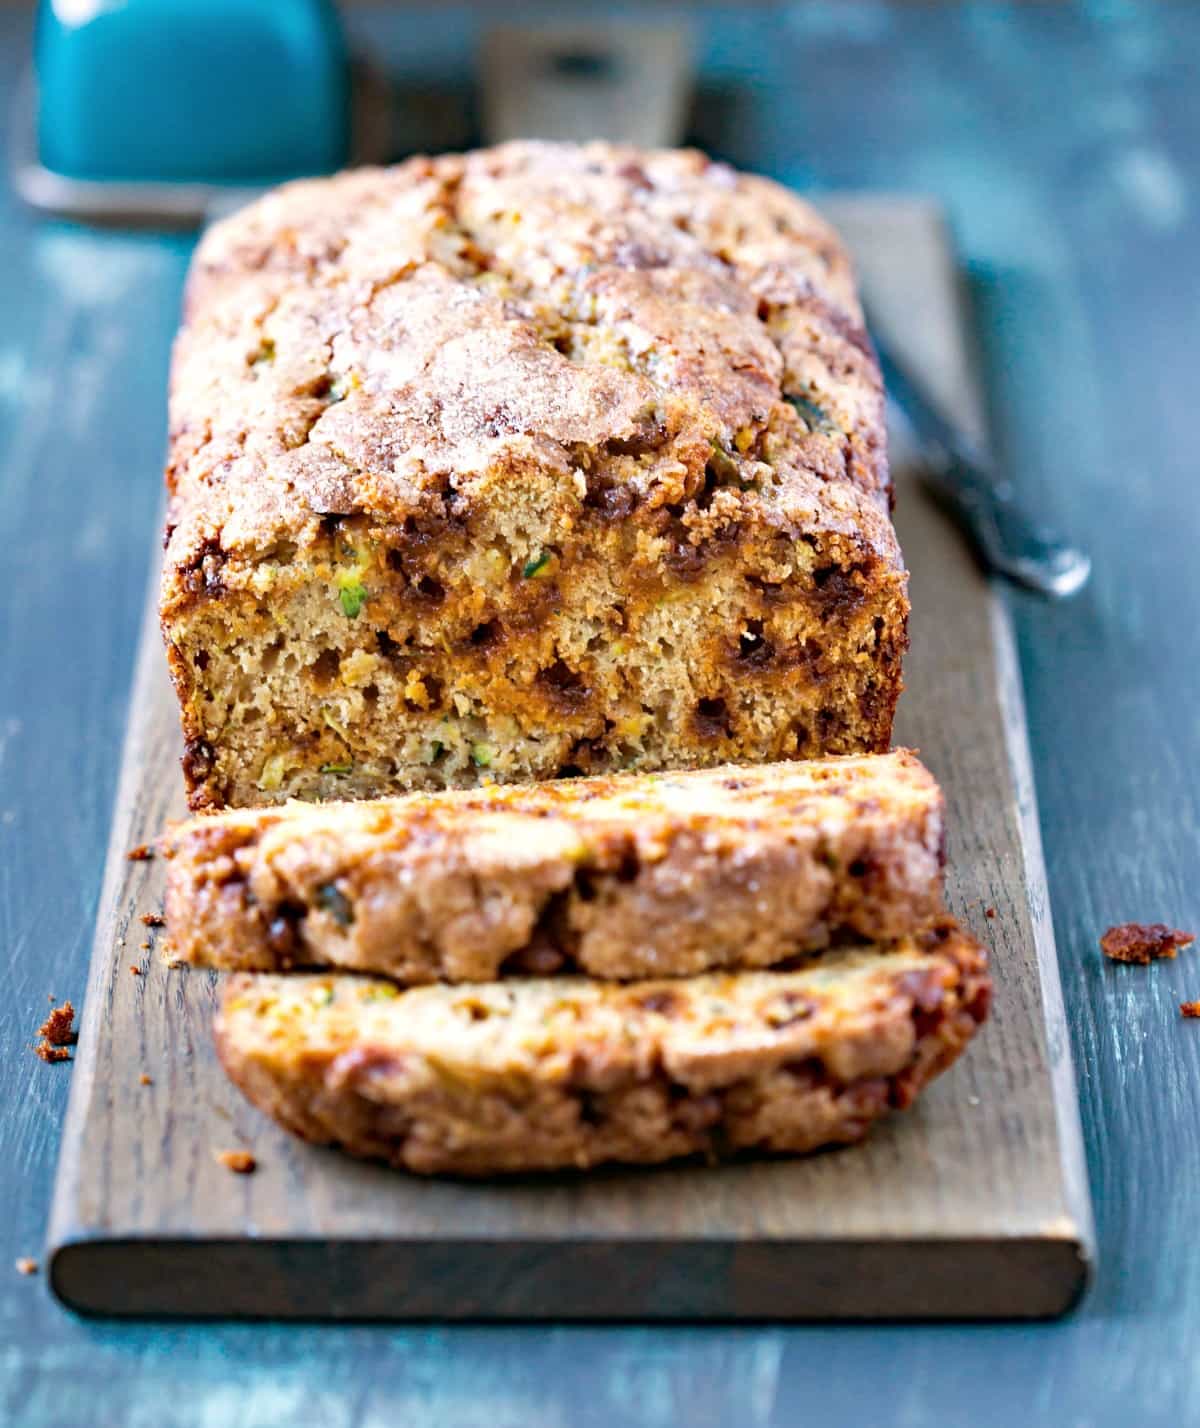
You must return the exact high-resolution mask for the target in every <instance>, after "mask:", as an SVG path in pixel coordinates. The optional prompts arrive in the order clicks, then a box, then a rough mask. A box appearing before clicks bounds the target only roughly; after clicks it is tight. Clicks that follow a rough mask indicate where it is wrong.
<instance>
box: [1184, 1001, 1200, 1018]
mask: <svg viewBox="0 0 1200 1428" xmlns="http://www.w3.org/2000/svg"><path fill="white" fill-rule="evenodd" d="M1179 1011H1180V1015H1181V1016H1194V1017H1200V1002H1180V1003H1179Z"/></svg>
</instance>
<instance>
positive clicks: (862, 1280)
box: [49, 1236, 1088, 1322]
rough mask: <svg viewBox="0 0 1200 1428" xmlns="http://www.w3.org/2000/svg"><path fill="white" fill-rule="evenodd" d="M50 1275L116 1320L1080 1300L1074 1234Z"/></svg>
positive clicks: (759, 1312) (177, 1246) (578, 1313)
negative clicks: (542, 1307)
mask: <svg viewBox="0 0 1200 1428" xmlns="http://www.w3.org/2000/svg"><path fill="white" fill-rule="evenodd" d="M918 1263H919V1272H918V1271H917V1270H916V1266H917V1264H918ZM848 1266H849V1269H848ZM49 1276H50V1284H51V1287H52V1289H53V1291H54V1293H55V1294H56V1295H57V1296H58V1298H59V1299H61V1300H62V1302H63V1303H64V1304H66V1305H68V1306H69V1307H70V1308H72V1309H75V1310H77V1311H79V1312H80V1313H83V1314H89V1315H91V1314H95V1315H118V1316H123V1317H145V1316H161V1315H169V1316H171V1317H172V1318H178V1317H184V1318H227V1317H228V1316H229V1315H230V1314H231V1313H236V1314H237V1315H238V1317H240V1318H251V1319H300V1320H322V1319H338V1320H355V1319H357V1320H369V1319H376V1320H382V1319H390V1320H459V1321H475V1322H482V1321H487V1320H496V1319H504V1320H526V1321H531V1322H532V1321H535V1320H537V1319H539V1318H551V1319H555V1320H575V1321H585V1320H630V1321H632V1320H647V1319H654V1320H668V1321H672V1320H673V1321H677V1322H684V1321H695V1320H697V1319H704V1320H709V1321H722V1320H724V1321H734V1320H737V1321H744V1320H746V1319H758V1320H763V1321H766V1320H780V1321H782V1320H834V1319H863V1320H865V1319H871V1320H880V1319H893V1320H913V1319H925V1320H937V1319H968V1318H969V1319H1012V1318H1022V1319H1040V1318H1053V1317H1056V1316H1058V1315H1060V1314H1064V1313H1066V1312H1067V1311H1068V1310H1069V1309H1071V1308H1072V1307H1073V1306H1074V1305H1075V1304H1076V1303H1077V1302H1078V1300H1079V1298H1080V1296H1081V1295H1082V1293H1083V1291H1084V1289H1085V1287H1086V1284H1087V1281H1088V1259H1087V1255H1086V1252H1085V1247H1084V1245H1083V1244H1082V1242H1081V1241H1080V1240H1079V1239H1077V1238H1074V1237H1070V1236H1066V1237H1062V1238H1059V1237H1042V1236H1038V1237H1036V1238H1030V1237H1014V1238H1012V1239H1010V1240H1004V1241H1001V1240H996V1239H987V1240H961V1239H946V1240H925V1241H914V1240H911V1239H897V1240H895V1241H891V1242H888V1241H881V1240H868V1241H855V1240H829V1241H827V1242H814V1241H812V1240H804V1241H787V1240H779V1239H761V1240H743V1241H739V1242H728V1241H702V1242H698V1243H697V1242H691V1243H686V1244H684V1243H680V1242H678V1241H673V1242H672V1241H661V1240H633V1241H625V1242H623V1243H622V1244H621V1245H619V1246H615V1245H611V1244H604V1243H599V1242H589V1241H587V1240H585V1239H577V1240H573V1241H556V1242H551V1241H546V1240H529V1239H522V1240H505V1241H492V1240H482V1239H476V1240H469V1239H460V1240H456V1241H452V1242H446V1241H439V1242H437V1243H429V1242H423V1241H412V1240H410V1241H403V1240H367V1239H364V1240H357V1241H355V1240H350V1241H346V1240H343V1241H337V1242H332V1243H331V1242H329V1241H326V1240H323V1239H309V1240H295V1239H292V1240H264V1239H257V1240H255V1241H253V1242H248V1241H245V1240H216V1239H211V1240H210V1239H200V1238H196V1239H186V1238H180V1239H174V1240H172V1239H161V1238H157V1239H155V1240H154V1241H152V1242H146V1243H139V1242H138V1241H137V1240H126V1241H121V1240H99V1239H96V1240H90V1241H89V1240H86V1239H81V1240H74V1241H69V1242H67V1243H64V1244H60V1245H57V1246H56V1247H55V1248H54V1250H53V1253H52V1255H51V1258H50V1262H49ZM981 1285H982V1286H984V1287H983V1288H982V1289H981ZM542 1300H544V1302H546V1304H547V1305H548V1306H551V1307H549V1308H548V1310H547V1312H546V1313H545V1314H539V1313H537V1312H532V1313H531V1312H530V1308H529V1306H530V1304H531V1303H532V1304H536V1303H538V1302H539V1301H542ZM281 1306H283V1307H281Z"/></svg>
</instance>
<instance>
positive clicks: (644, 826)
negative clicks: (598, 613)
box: [165, 751, 943, 984]
mask: <svg viewBox="0 0 1200 1428" xmlns="http://www.w3.org/2000/svg"><path fill="white" fill-rule="evenodd" d="M942 843H943V822H942V796H941V793H940V791H939V789H938V787H937V785H936V783H935V782H934V780H933V777H932V775H931V774H930V773H929V772H928V770H927V769H925V768H924V766H923V765H922V764H921V763H920V762H919V760H918V759H917V758H916V756H915V755H914V754H912V753H909V752H907V751H900V752H896V753H891V754H880V755H874V756H871V755H866V756H862V757H856V756H850V757H845V758H830V759H821V760H814V761H811V762H799V763H784V764H776V765H767V766H757V767H752V768H733V767H725V768H719V769H711V770H694V771H691V772H683V773H676V774H663V775H654V774H637V775H623V776H617V777H612V778H597V779H576V780H571V781H569V782H561V781H560V782H557V783H549V784H542V785H537V786H532V787H523V788H514V787H510V786H499V785H495V786H493V787H490V788H485V789H481V790H479V791H460V792H443V793H440V794H436V795H431V794H414V795H410V796H408V797H406V798H395V799H388V800H383V801H380V802H375V803H331V804H317V805H308V804H300V803H292V804H288V805H286V806H285V807H283V808H265V809H258V810H244V811H243V810H235V811H231V812H227V813H222V814H216V815H211V816H201V817H199V818H194V819H192V820H191V821H189V822H187V823H183V824H181V825H178V826H176V827H175V828H174V829H173V830H171V831H170V832H169V833H168V834H167V835H166V838H165V850H166V852H167V854H168V856H169V866H168V873H167V920H168V925H169V930H170V935H171V938H172V941H173V943H174V946H175V949H176V952H177V954H178V955H180V956H181V957H183V958H185V959H186V960H188V961H190V962H192V963H195V964H197V965H200V966H210V967H224V968H232V969H240V970H256V971H276V970H283V969H286V968H288V967H291V966H293V965H315V966H334V967H343V968H348V969H353V970H357V971H370V972H379V973H383V974H386V975H388V976H391V977H394V978H396V979H397V980H398V981H401V982H404V983H407V984H412V983H419V982H429V981H434V980H437V979H442V980H446V981H453V982H459V981H489V980H491V979H492V978H494V977H496V976H500V975H504V974H507V973H509V972H522V973H535V974H537V973H542V974H548V973H551V972H558V971H571V970H579V971H584V972H587V973H590V974H591V975H593V976H597V977H606V978H636V977H654V976H684V975H690V974H693V973H696V972H703V971H707V970H710V969H715V968H722V967H727V968H733V967H761V966H769V965H772V964H774V963H778V962H780V961H783V960H785V959H787V958H789V957H794V956H795V955H796V954H797V953H799V952H804V951H809V950H812V949H814V948H819V947H823V946H825V945H826V944H828V943H829V941H830V940H831V939H832V938H837V937H847V936H852V937H857V938H859V939H865V940H876V939H880V938H887V937H896V936H899V935H901V934H902V933H904V932H907V931H910V930H912V929H913V928H914V927H917V926H920V925H921V924H922V923H924V922H926V921H928V920H929V918H930V917H932V916H933V915H934V914H935V913H936V912H937V911H938V910H939V909H940V907H941V872H942V860H943V852H942Z"/></svg>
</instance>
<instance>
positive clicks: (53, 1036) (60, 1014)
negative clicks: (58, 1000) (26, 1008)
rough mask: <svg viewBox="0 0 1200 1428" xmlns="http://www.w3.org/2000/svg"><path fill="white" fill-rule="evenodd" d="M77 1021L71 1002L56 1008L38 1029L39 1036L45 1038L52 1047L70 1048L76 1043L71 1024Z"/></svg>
mask: <svg viewBox="0 0 1200 1428" xmlns="http://www.w3.org/2000/svg"><path fill="white" fill-rule="evenodd" d="M74 1020H75V1008H74V1007H73V1006H72V1005H71V1003H70V1002H63V1004H62V1006H60V1007H55V1008H54V1010H53V1011H52V1012H51V1013H50V1015H49V1016H48V1017H47V1018H46V1020H45V1021H44V1022H42V1024H41V1026H39V1027H38V1035H39V1036H41V1037H44V1038H45V1039H46V1040H47V1041H48V1042H49V1043H50V1045H51V1046H70V1045H72V1043H73V1042H74V1041H75V1033H74V1031H73V1030H72V1029H71V1023H72V1022H73V1021H74Z"/></svg>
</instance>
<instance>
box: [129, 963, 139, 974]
mask: <svg viewBox="0 0 1200 1428" xmlns="http://www.w3.org/2000/svg"><path fill="white" fill-rule="evenodd" d="M129 972H130V975H131V976H134V977H140V976H141V975H142V969H141V968H140V967H139V966H138V964H137V963H136V962H134V963H133V964H132V966H131V967H130V968H129Z"/></svg>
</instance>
